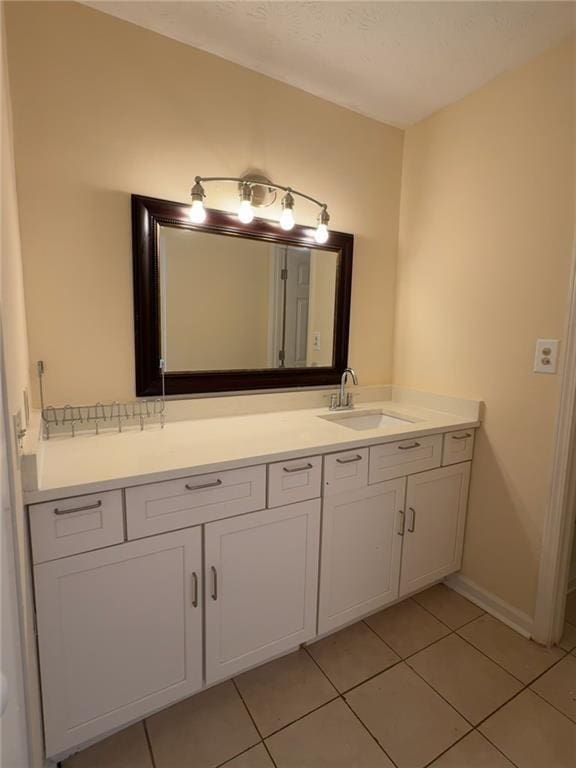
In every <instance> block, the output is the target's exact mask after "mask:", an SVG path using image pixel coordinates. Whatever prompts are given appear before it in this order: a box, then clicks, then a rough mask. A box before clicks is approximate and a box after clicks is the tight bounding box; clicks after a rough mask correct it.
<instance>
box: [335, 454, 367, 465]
mask: <svg viewBox="0 0 576 768" xmlns="http://www.w3.org/2000/svg"><path fill="white" fill-rule="evenodd" d="M336 461H337V462H338V464H352V463H353V462H355V461H362V456H360V454H359V453H357V454H356V456H351V457H350V458H349V459H336Z"/></svg>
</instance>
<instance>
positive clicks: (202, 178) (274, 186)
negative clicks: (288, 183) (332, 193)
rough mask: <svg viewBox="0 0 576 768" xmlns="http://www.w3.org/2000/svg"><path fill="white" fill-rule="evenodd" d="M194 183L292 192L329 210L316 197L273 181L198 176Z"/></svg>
mask: <svg viewBox="0 0 576 768" xmlns="http://www.w3.org/2000/svg"><path fill="white" fill-rule="evenodd" d="M194 181H195V183H196V184H200V185H202V184H207V183H210V182H211V181H229V182H232V183H233V184H258V185H260V186H263V187H269V188H270V189H277V190H279V191H280V192H290V193H291V194H292V195H296V196H297V197H303V198H304V200H309V201H310V202H311V203H314V204H315V205H317V206H318V207H319V208H327V207H328V206H327V204H326V203H323V202H321V201H320V200H317V199H316V198H315V197H312V196H311V195H307V194H306V193H305V192H299V191H298V190H297V189H294V188H293V187H285V186H283V185H282V184H275V183H274V182H273V181H268V180H267V181H265V182H264V181H252V182H251V181H250V179H249V178H243V179H242V178H239V177H236V176H196V177H195V178H194Z"/></svg>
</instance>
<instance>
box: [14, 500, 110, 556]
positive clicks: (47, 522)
mask: <svg viewBox="0 0 576 768" xmlns="http://www.w3.org/2000/svg"><path fill="white" fill-rule="evenodd" d="M29 515H30V538H31V540H32V559H33V561H34V562H35V563H44V562H46V561H47V560H56V559H58V558H60V557H67V556H68V555H77V554H79V553H80V552H88V551H90V550H92V549H100V548H102V547H109V546H110V545H112V544H120V543H121V542H122V541H124V520H123V514H122V491H106V492H105V493H92V494H90V495H88V496H75V497H74V498H71V499H59V500H58V501H49V502H45V503H43V504H32V505H31V506H30V507H29Z"/></svg>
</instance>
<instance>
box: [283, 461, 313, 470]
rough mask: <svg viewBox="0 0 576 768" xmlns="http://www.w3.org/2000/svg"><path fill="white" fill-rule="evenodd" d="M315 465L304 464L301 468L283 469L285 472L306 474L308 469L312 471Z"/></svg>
mask: <svg viewBox="0 0 576 768" xmlns="http://www.w3.org/2000/svg"><path fill="white" fill-rule="evenodd" d="M312 467H313V464H310V462H308V464H303V465H302V466H301V467H283V469H284V472H306V470H307V469H312Z"/></svg>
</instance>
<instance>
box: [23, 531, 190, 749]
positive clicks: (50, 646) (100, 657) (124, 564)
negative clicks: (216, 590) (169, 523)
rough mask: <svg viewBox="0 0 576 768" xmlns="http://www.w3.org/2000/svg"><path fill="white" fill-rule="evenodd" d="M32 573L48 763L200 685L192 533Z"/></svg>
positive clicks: (127, 546)
mask: <svg viewBox="0 0 576 768" xmlns="http://www.w3.org/2000/svg"><path fill="white" fill-rule="evenodd" d="M34 571H35V573H34V576H35V583H36V606H37V608H36V610H37V622H38V637H39V643H38V646H39V651H40V667H41V677H42V697H43V705H44V724H45V740H46V752H47V754H48V755H55V754H58V753H62V752H63V751H65V750H66V749H69V748H70V747H74V746H75V745H77V744H81V743H82V742H85V741H87V740H88V739H91V738H94V737H96V736H99V735H100V734H103V733H106V732H108V731H111V730H112V729H114V728H117V727H119V726H122V725H124V724H125V723H128V722H130V721H131V720H135V719H137V718H139V717H143V716H145V715H147V714H148V713H150V712H151V711H153V710H155V709H159V708H161V707H164V706H166V705H167V704H170V703H171V702H173V701H176V700H178V699H182V698H184V697H185V696H188V695H190V694H192V693H194V692H195V691H197V690H199V689H200V688H201V687H202V584H201V578H202V545H201V529H200V528H191V529H189V530H186V531H179V532H177V533H168V534H163V535H161V536H155V537H153V538H149V539H143V540H142V541H135V542H129V543H126V544H121V545H119V546H114V547H109V548H107V549H101V550H98V551H95V552H88V553H85V554H81V555H73V556H71V557H65V558H62V559H60V560H54V561H52V562H48V563H42V564H40V565H37V566H35V569H34Z"/></svg>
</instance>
